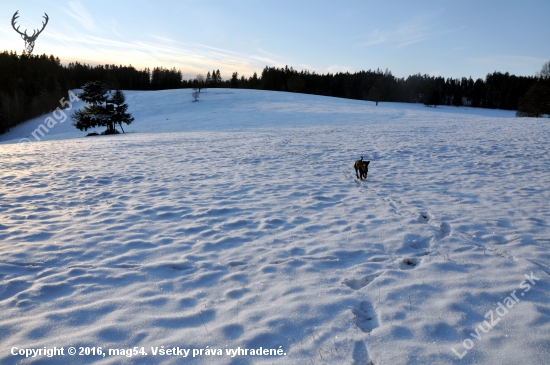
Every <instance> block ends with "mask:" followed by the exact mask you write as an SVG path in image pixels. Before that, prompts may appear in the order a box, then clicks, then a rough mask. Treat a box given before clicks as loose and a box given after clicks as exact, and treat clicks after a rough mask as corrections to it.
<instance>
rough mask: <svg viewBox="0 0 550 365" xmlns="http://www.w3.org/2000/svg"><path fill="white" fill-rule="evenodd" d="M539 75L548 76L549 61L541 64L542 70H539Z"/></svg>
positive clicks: (549, 76) (549, 72)
mask: <svg viewBox="0 0 550 365" xmlns="http://www.w3.org/2000/svg"><path fill="white" fill-rule="evenodd" d="M539 76H540V77H542V78H543V79H548V78H550V61H548V62H546V63H545V64H544V65H542V70H540V73H539Z"/></svg>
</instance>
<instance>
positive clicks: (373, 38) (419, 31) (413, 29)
mask: <svg viewBox="0 0 550 365" xmlns="http://www.w3.org/2000/svg"><path fill="white" fill-rule="evenodd" d="M442 13H443V9H439V10H437V11H434V12H429V13H424V14H421V15H419V16H416V17H414V18H412V19H410V20H409V21H407V22H405V23H402V24H400V25H398V26H397V27H396V28H395V29H393V30H385V31H384V30H380V29H375V30H373V31H372V32H371V33H370V34H369V35H367V37H366V38H367V40H366V41H364V42H362V43H361V46H366V47H369V46H374V45H377V44H381V43H385V42H388V43H392V44H395V45H396V46H397V47H405V46H408V45H411V44H414V43H418V42H423V41H426V40H428V39H432V38H435V37H438V36H440V35H441V34H444V33H448V32H449V31H443V32H442V31H437V30H436V29H435V25H434V20H435V19H436V18H438V17H439V16H440V15H441V14H442Z"/></svg>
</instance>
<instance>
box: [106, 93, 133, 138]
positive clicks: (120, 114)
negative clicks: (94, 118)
mask: <svg viewBox="0 0 550 365" xmlns="http://www.w3.org/2000/svg"><path fill="white" fill-rule="evenodd" d="M111 102H112V103H113V105H114V110H113V112H112V114H111V122H112V123H113V124H118V125H120V129H122V133H124V129H123V128H122V123H125V124H127V125H130V124H131V123H132V122H133V121H134V117H132V115H131V114H130V113H128V112H127V111H128V104H126V96H125V95H124V93H123V92H122V91H120V90H117V91H115V94H114V95H113V97H112V98H111Z"/></svg>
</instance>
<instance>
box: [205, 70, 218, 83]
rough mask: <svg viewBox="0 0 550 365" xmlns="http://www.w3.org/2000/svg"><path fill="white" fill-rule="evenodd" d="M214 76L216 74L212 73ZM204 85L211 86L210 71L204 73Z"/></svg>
mask: <svg viewBox="0 0 550 365" xmlns="http://www.w3.org/2000/svg"><path fill="white" fill-rule="evenodd" d="M214 77H216V75H214ZM206 86H212V77H210V71H208V73H207V74H206Z"/></svg>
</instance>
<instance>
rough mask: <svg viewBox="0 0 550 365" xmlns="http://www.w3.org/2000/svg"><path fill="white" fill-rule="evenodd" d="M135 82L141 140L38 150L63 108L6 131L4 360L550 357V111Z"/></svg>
mask: <svg viewBox="0 0 550 365" xmlns="http://www.w3.org/2000/svg"><path fill="white" fill-rule="evenodd" d="M126 95H127V102H128V104H129V105H130V108H129V111H130V112H131V113H132V114H133V116H134V117H135V119H136V120H135V122H134V123H133V124H132V125H130V126H126V127H125V130H126V132H127V133H126V134H121V135H116V136H98V137H87V138H84V137H83V136H84V135H85V133H84V132H80V131H78V130H76V129H75V128H74V127H73V126H72V125H71V124H70V123H71V121H70V120H67V121H66V122H64V123H62V124H61V123H58V124H57V125H54V126H53V127H52V128H51V129H50V130H49V132H47V133H46V134H45V136H44V137H43V138H41V141H40V142H38V141H36V140H35V138H34V137H33V136H32V135H31V133H32V131H34V130H35V129H36V128H37V126H38V125H39V124H40V123H43V122H44V121H45V119H46V118H47V117H49V116H51V115H45V116H42V117H40V118H36V119H34V120H31V121H28V122H26V123H24V124H22V125H20V126H17V127H15V128H13V129H12V130H11V131H10V132H8V133H6V134H4V135H1V136H0V140H2V141H4V142H2V143H1V144H0V166H1V169H0V183H1V186H2V189H1V190H0V242H1V244H0V253H1V255H0V363H2V364H90V363H94V364H183V363H185V364H243V365H248V364H314V365H317V364H376V365H383V364H388V365H395V364H499V365H502V364H549V363H550V360H549V359H550V235H549V231H550V229H549V219H550V208H549V207H550V204H549V198H550V191H549V189H548V185H549V183H550V157H549V155H548V140H549V135H550V124H549V123H548V120H541V119H529V118H514V112H509V111H499V110H483V109H474V108H456V107H445V106H438V107H437V108H427V107H424V106H422V105H418V104H399V103H380V104H379V106H375V105H374V104H373V103H370V102H365V101H357V100H346V99H338V98H329V97H322V96H313V95H303V94H292V93H280V92H270V91H258V90H231V89H208V90H204V91H202V92H201V96H200V101H199V102H197V103H193V102H191V96H190V90H170V91H157V92H137V91H128V92H126ZM81 106H82V103H81V102H77V103H75V105H73V110H74V109H75V108H77V107H81ZM22 138H27V139H29V140H30V141H32V142H28V143H18V142H19V140H20V139H22ZM360 156H364V158H365V160H370V161H371V163H370V166H369V173H368V179H367V180H366V181H359V180H358V179H357V178H356V177H355V171H354V169H353V164H354V162H355V160H357V159H358V158H359V157H360ZM525 275H527V276H528V277H529V280H528V279H527V278H526V277H525ZM531 275H532V276H531ZM528 286H529V290H526V289H527V287H528ZM514 291H515V292H514ZM511 294H512V295H511ZM513 296H515V297H517V299H518V301H515V300H513V299H511V298H513ZM499 303H501V306H502V307H501V306H499ZM499 313H500V314H499ZM484 321H487V322H484ZM491 324H492V326H491ZM491 327H492V328H491ZM71 346H72V347H75V348H76V349H77V351H79V348H80V347H83V348H85V347H90V348H91V347H96V348H97V347H102V350H103V351H104V352H106V353H107V354H106V356H105V357H103V356H97V355H96V356H93V355H89V356H85V355H78V354H77V355H74V356H71V355H68V354H67V351H68V348H69V347H71ZM161 346H164V349H171V348H173V347H176V348H177V347H179V348H180V349H197V350H198V349H203V350H204V349H208V350H212V349H221V350H222V351H223V355H204V353H206V352H205V351H203V355H198V356H195V357H193V356H192V353H190V355H189V356H188V357H187V358H185V359H184V358H183V357H182V356H181V355H177V356H168V355H166V356H160V355H159V354H157V355H153V353H152V349H151V348H156V347H158V348H161ZM207 346H208V347H207ZM465 346H466V347H465ZM14 347H17V348H18V349H44V347H46V348H53V347H57V348H60V347H63V348H64V354H65V356H55V357H47V356H36V357H34V358H33V357H29V358H25V356H19V355H17V356H15V355H12V352H13V351H16V352H17V351H19V350H14ZM134 347H137V348H138V349H141V348H142V347H143V348H144V349H145V350H144V351H145V352H147V355H143V354H138V355H135V356H132V357H128V356H124V355H119V356H116V355H114V354H111V355H109V354H108V351H109V349H133V348H134ZM238 347H240V348H241V349H244V348H246V349H254V350H256V349H259V348H260V347H262V349H279V348H281V349H282V350H283V351H284V353H285V355H281V356H255V355H250V354H248V355H237V356H234V357H231V356H230V355H226V350H228V349H237V348H238ZM453 348H454V350H455V351H456V353H455V351H453V350H452V349H453ZM191 351H192V350H191ZM465 351H466V352H465ZM215 352H217V351H215ZM458 355H460V356H462V358H461V359H460V358H459V356H458Z"/></svg>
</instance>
